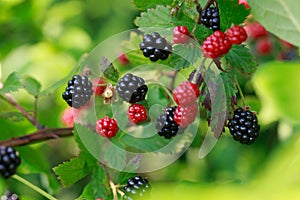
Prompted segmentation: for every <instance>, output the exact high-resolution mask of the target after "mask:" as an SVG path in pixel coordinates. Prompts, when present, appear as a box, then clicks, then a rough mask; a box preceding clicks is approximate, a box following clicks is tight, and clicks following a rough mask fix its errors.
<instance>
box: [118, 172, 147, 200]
mask: <svg viewBox="0 0 300 200" xmlns="http://www.w3.org/2000/svg"><path fill="white" fill-rule="evenodd" d="M150 190H151V186H150V184H149V182H148V180H147V179H145V178H142V177H141V176H134V177H132V178H130V179H128V181H127V185H126V186H124V187H123V191H124V195H123V199H127V200H141V199H147V198H149V195H150V194H149V193H150Z"/></svg>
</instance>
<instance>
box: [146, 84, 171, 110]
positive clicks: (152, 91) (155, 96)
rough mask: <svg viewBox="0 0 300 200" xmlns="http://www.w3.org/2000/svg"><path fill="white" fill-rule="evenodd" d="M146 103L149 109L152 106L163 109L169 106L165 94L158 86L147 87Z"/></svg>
mask: <svg viewBox="0 0 300 200" xmlns="http://www.w3.org/2000/svg"><path fill="white" fill-rule="evenodd" d="M147 101H148V106H149V107H151V106H153V105H161V106H162V107H163V108H165V107H166V106H167V105H168V104H169V101H168V99H167V97H166V92H165V91H164V89H162V88H161V87H159V86H158V85H155V86H150V87H149V89H148V98H147Z"/></svg>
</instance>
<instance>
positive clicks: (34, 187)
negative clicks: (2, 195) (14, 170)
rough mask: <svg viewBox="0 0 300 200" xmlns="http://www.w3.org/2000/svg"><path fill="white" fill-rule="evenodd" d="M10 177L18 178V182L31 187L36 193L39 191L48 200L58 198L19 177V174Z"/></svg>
mask: <svg viewBox="0 0 300 200" xmlns="http://www.w3.org/2000/svg"><path fill="white" fill-rule="evenodd" d="M12 178H14V179H16V180H18V181H19V182H21V183H23V184H24V185H26V186H27V187H29V188H31V189H32V190H34V191H36V192H37V193H39V194H40V195H42V196H44V197H46V198H47V199H49V200H58V199H56V198H55V197H53V196H51V195H50V194H49V193H47V192H45V191H44V190H42V189H41V188H39V187H38V186H36V185H33V184H32V183H30V182H29V181H27V180H25V179H24V178H22V177H20V176H18V175H16V174H15V175H13V176H12Z"/></svg>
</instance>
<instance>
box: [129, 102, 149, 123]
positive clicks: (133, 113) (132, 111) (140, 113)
mask: <svg viewBox="0 0 300 200" xmlns="http://www.w3.org/2000/svg"><path fill="white" fill-rule="evenodd" d="M127 116H128V119H129V120H130V121H132V122H133V123H135V124H138V123H141V122H143V121H146V120H147V111H146V108H145V107H144V106H143V105H140V104H132V105H131V106H129V108H128V110H127Z"/></svg>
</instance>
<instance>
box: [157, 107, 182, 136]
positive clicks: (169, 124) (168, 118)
mask: <svg viewBox="0 0 300 200" xmlns="http://www.w3.org/2000/svg"><path fill="white" fill-rule="evenodd" d="M176 108H177V106H173V107H168V108H166V109H165V110H164V113H163V114H161V115H160V116H158V118H157V123H156V129H157V131H158V135H160V136H163V137H165V138H167V139H170V138H172V137H174V136H176V134H177V133H182V131H183V129H182V128H181V127H180V126H178V124H177V123H176V122H175V121H174V113H175V110H176Z"/></svg>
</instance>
